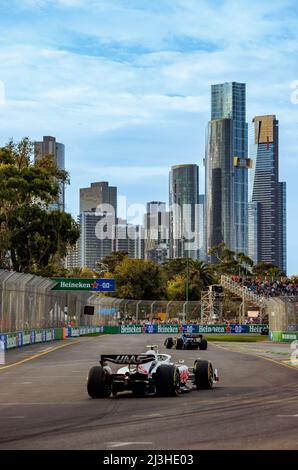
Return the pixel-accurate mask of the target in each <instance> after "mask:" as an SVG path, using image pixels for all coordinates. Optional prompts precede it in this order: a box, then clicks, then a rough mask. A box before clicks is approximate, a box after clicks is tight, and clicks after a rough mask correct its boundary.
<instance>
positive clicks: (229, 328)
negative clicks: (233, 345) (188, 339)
mask: <svg viewBox="0 0 298 470" xmlns="http://www.w3.org/2000/svg"><path fill="white" fill-rule="evenodd" d="M105 328H106V327H105ZM267 330H268V325H238V324H230V325H226V324H225V325H197V324H191V325H189V324H184V325H172V324H162V323H161V324H159V323H145V324H144V325H140V324H128V325H120V333H122V334H139V333H147V334H150V333H151V334H152V333H164V334H174V335H177V334H179V333H182V331H183V332H184V333H202V334H220V333H222V334H229V333H235V334H239V333H256V334H258V333H262V332H263V331H264V332H266V331H267ZM105 332H106V331H105Z"/></svg>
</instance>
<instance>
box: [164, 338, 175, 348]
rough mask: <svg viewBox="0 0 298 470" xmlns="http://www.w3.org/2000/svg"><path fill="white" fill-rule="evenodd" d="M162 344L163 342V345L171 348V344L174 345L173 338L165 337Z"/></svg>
mask: <svg viewBox="0 0 298 470" xmlns="http://www.w3.org/2000/svg"><path fill="white" fill-rule="evenodd" d="M164 344H165V347H166V348H167V349H171V348H172V347H173V345H174V340H173V338H167V339H166V340H165V343H164Z"/></svg>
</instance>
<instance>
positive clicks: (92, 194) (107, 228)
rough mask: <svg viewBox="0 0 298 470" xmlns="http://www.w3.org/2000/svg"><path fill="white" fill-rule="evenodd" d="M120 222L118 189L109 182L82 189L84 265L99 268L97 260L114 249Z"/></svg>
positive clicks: (80, 242)
mask: <svg viewBox="0 0 298 470" xmlns="http://www.w3.org/2000/svg"><path fill="white" fill-rule="evenodd" d="M116 223H117V188H116V187H115V186H109V183H108V182H106V181H103V182H98V183H91V186H90V187H89V188H81V189H80V215H79V224H80V228H81V236H80V240H79V256H78V258H79V260H80V266H81V267H85V266H88V267H89V268H91V269H95V268H96V263H97V261H100V260H101V259H102V258H104V257H105V256H107V255H108V254H110V253H111V252H112V251H113V227H114V226H115V225H116Z"/></svg>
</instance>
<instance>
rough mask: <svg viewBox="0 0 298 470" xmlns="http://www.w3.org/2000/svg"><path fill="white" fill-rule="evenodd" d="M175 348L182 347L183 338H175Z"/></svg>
mask: <svg viewBox="0 0 298 470" xmlns="http://www.w3.org/2000/svg"><path fill="white" fill-rule="evenodd" d="M176 349H183V339H182V338H177V340H176Z"/></svg>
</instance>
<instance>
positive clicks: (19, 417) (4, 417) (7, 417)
mask: <svg viewBox="0 0 298 470" xmlns="http://www.w3.org/2000/svg"><path fill="white" fill-rule="evenodd" d="M24 418H25V416H0V419H24Z"/></svg>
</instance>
